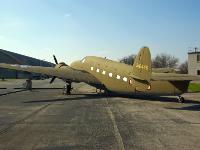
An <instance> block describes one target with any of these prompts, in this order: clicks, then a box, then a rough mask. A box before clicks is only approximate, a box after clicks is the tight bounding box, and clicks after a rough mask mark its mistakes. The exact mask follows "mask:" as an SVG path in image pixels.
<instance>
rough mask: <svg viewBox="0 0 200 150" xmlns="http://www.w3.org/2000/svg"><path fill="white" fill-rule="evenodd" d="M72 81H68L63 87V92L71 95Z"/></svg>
mask: <svg viewBox="0 0 200 150" xmlns="http://www.w3.org/2000/svg"><path fill="white" fill-rule="evenodd" d="M72 89H73V88H72V83H66V84H65V85H64V87H63V94H64V95H70V94H71V90H72Z"/></svg>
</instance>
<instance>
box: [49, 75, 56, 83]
mask: <svg viewBox="0 0 200 150" xmlns="http://www.w3.org/2000/svg"><path fill="white" fill-rule="evenodd" d="M55 79H56V77H55V76H53V78H52V79H51V81H50V84H51V83H53V81H54V80H55Z"/></svg>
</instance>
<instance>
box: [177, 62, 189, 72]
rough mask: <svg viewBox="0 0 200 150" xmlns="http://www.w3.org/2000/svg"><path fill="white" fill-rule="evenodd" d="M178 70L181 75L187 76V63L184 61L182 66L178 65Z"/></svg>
mask: <svg viewBox="0 0 200 150" xmlns="http://www.w3.org/2000/svg"><path fill="white" fill-rule="evenodd" d="M178 68H179V70H180V73H182V74H187V73H188V62H187V61H185V62H183V63H182V64H180V66H179V67H178Z"/></svg>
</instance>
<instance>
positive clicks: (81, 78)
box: [0, 63, 97, 82]
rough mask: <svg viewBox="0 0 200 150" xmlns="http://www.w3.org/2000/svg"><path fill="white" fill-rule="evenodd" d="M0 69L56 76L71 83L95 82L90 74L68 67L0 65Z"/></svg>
mask: <svg viewBox="0 0 200 150" xmlns="http://www.w3.org/2000/svg"><path fill="white" fill-rule="evenodd" d="M0 68H6V69H12V70H18V71H26V72H33V73H41V74H46V75H50V76H56V77H58V78H62V79H66V80H69V81H73V82H86V81H87V82H88V81H93V82H97V80H96V79H95V78H94V77H93V76H92V75H91V74H89V73H87V72H84V71H80V70H76V69H73V68H71V67H70V66H62V67H60V68H53V67H41V66H28V65H18V64H5V63H0Z"/></svg>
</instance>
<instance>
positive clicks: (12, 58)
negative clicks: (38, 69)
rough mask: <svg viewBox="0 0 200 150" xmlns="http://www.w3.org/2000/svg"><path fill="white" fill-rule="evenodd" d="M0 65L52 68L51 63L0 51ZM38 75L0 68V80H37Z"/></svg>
mask: <svg viewBox="0 0 200 150" xmlns="http://www.w3.org/2000/svg"><path fill="white" fill-rule="evenodd" d="M0 63H9V64H20V65H31V66H43V67H53V66H55V65H54V64H53V63H50V62H47V61H44V60H39V59H36V58H32V57H28V56H24V55H21V54H17V53H13V52H10V51H7V50H3V49H0ZM39 77H41V75H40V74H36V73H28V72H21V71H14V70H8V69H1V68H0V78H16V79H17V78H39Z"/></svg>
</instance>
